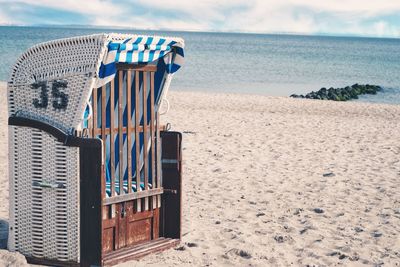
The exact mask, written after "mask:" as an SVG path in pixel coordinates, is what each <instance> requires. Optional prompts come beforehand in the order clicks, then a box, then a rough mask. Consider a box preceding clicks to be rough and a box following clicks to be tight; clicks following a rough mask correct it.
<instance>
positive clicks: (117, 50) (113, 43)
mask: <svg viewBox="0 0 400 267" xmlns="http://www.w3.org/2000/svg"><path fill="white" fill-rule="evenodd" d="M183 49H184V41H183V40H182V39H180V38H170V37H158V36H138V35H126V38H120V37H119V38H115V36H111V38H110V41H109V42H108V44H107V51H106V53H105V54H104V57H103V59H102V61H101V64H100V68H99V71H98V77H97V80H96V82H95V87H101V86H103V85H105V84H106V83H108V82H109V81H111V80H112V79H113V78H114V76H115V73H116V63H138V64H140V63H150V62H154V61H157V60H158V59H160V58H163V60H164V62H165V64H166V68H165V71H166V73H167V74H173V73H174V72H176V71H177V70H178V69H179V68H180V67H181V66H182V65H183V62H184V51H183Z"/></svg>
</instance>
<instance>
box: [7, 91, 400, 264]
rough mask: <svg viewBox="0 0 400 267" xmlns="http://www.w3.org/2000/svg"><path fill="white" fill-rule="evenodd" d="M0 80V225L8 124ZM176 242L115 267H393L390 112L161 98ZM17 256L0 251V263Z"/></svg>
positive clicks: (229, 98) (316, 103) (398, 243)
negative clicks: (179, 209)
mask: <svg viewBox="0 0 400 267" xmlns="http://www.w3.org/2000/svg"><path fill="white" fill-rule="evenodd" d="M5 85H6V84H5V83H0V104H1V108H0V183H1V184H2V186H1V187H0V198H1V199H0V203H1V204H0V220H3V221H7V220H8V169H7V166H8V156H7V150H8V130H7V128H8V126H7V99H6V92H5V91H6V89H5ZM168 100H169V102H170V104H171V108H170V111H169V113H168V114H167V115H165V116H163V117H162V121H163V123H167V122H168V123H171V125H172V130H176V131H180V132H183V168H184V169H183V170H184V171H183V232H182V233H183V239H182V243H181V245H180V246H179V247H177V248H175V249H170V250H168V251H165V252H163V253H158V254H153V255H149V256H147V257H145V258H143V259H142V260H140V261H138V262H129V263H124V264H121V265H119V266H132V265H133V266H159V265H163V266H187V265H194V266H289V265H293V266H305V265H307V264H310V265H328V266H330V265H335V264H337V265H350V264H353V265H362V264H367V265H380V264H385V266H386V265H388V266H395V265H396V264H400V239H399V238H398V236H399V234H400V200H399V199H400V193H399V192H398V186H399V181H398V180H399V176H400V160H399V156H400V145H399V143H398V140H399V137H400V123H399V121H400V106H396V105H387V104H370V103H360V102H333V101H321V100H306V99H291V98H289V97H269V96H260V95H254V94H239V93H237V94H236V93H231V94H226V93H208V92H207V93H204V92H183V91H170V92H169V96H168ZM13 260H15V262H16V263H15V265H14V266H22V265H23V264H24V259H23V257H22V256H21V255H20V254H11V253H8V252H7V251H5V250H0V265H1V264H2V262H3V263H4V262H6V263H10V262H12V261H13Z"/></svg>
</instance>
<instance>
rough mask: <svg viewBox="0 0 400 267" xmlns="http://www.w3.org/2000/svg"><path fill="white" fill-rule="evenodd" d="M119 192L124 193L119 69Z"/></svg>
mask: <svg viewBox="0 0 400 267" xmlns="http://www.w3.org/2000/svg"><path fill="white" fill-rule="evenodd" d="M118 78H119V81H118V138H119V147H118V148H119V194H120V195H122V194H124V193H125V192H124V186H123V185H124V149H123V148H124V136H123V133H122V127H123V112H124V110H123V106H122V103H123V71H122V70H120V71H118Z"/></svg>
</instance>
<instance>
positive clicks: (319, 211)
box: [314, 208, 324, 213]
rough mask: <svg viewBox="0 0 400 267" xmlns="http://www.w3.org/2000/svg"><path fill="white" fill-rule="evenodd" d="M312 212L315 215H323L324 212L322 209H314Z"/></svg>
mask: <svg viewBox="0 0 400 267" xmlns="http://www.w3.org/2000/svg"><path fill="white" fill-rule="evenodd" d="M314 212H315V213H324V210H323V209H320V208H315V209H314Z"/></svg>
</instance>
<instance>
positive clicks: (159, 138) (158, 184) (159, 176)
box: [156, 111, 161, 208]
mask: <svg viewBox="0 0 400 267" xmlns="http://www.w3.org/2000/svg"><path fill="white" fill-rule="evenodd" d="M156 142H157V149H156V165H157V187H158V188H159V187H161V136H160V113H159V112H158V111H157V114H156ZM160 207H161V196H157V208H160Z"/></svg>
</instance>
